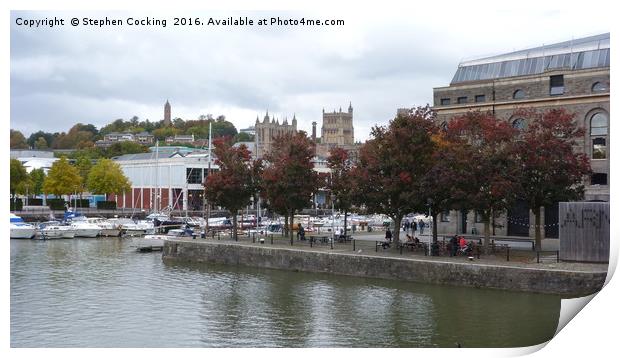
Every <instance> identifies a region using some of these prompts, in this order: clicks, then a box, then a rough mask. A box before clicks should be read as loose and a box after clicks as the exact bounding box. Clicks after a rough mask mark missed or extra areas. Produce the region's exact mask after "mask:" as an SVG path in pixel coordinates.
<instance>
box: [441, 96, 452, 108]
mask: <svg viewBox="0 0 620 358" xmlns="http://www.w3.org/2000/svg"><path fill="white" fill-rule="evenodd" d="M449 104H450V98H442V99H441V105H442V106H447V105H449Z"/></svg>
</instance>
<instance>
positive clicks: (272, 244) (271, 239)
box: [271, 234, 273, 245]
mask: <svg viewBox="0 0 620 358" xmlns="http://www.w3.org/2000/svg"><path fill="white" fill-rule="evenodd" d="M271 244H272V245H273V234H271Z"/></svg>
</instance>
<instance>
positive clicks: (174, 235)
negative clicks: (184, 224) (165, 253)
mask: <svg viewBox="0 0 620 358" xmlns="http://www.w3.org/2000/svg"><path fill="white" fill-rule="evenodd" d="M197 237H200V233H197V232H195V231H193V230H192V229H191V228H186V229H171V230H168V233H166V234H153V235H145V236H144V238H145V239H155V240H165V239H178V238H189V239H195V238H197Z"/></svg>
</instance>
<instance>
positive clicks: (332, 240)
mask: <svg viewBox="0 0 620 358" xmlns="http://www.w3.org/2000/svg"><path fill="white" fill-rule="evenodd" d="M329 245H330V246H331V249H332V250H333V249H334V239H331V240H329Z"/></svg>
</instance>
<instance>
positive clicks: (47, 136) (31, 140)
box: [28, 131, 54, 149]
mask: <svg viewBox="0 0 620 358" xmlns="http://www.w3.org/2000/svg"><path fill="white" fill-rule="evenodd" d="M39 138H43V140H45V142H46V144H45V148H37V145H36V143H37V142H38V141H39ZM53 142H54V135H53V134H52V133H47V132H43V131H37V132H34V133H32V134H31V135H30V137H28V145H29V146H31V147H34V148H37V149H46V148H50V147H51V146H52V143H53ZM39 145H42V143H41V142H40V144H39Z"/></svg>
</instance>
